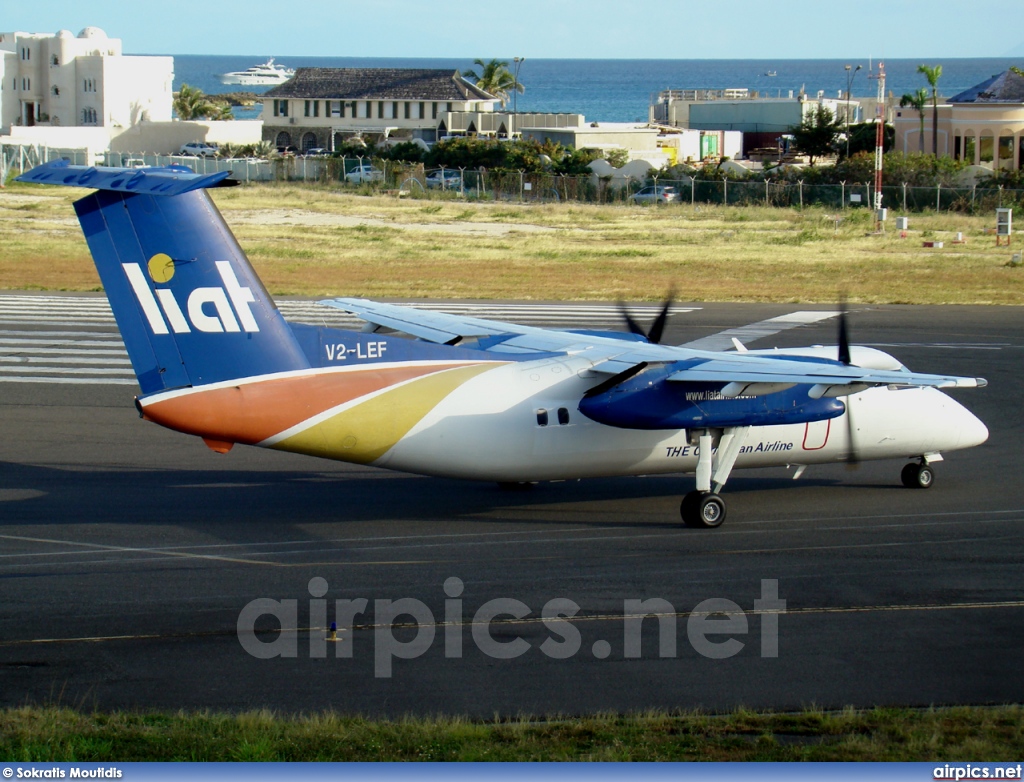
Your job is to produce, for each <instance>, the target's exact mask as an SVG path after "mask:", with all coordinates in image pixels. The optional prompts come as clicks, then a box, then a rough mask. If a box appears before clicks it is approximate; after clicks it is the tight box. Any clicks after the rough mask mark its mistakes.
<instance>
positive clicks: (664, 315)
mask: <svg viewBox="0 0 1024 782" xmlns="http://www.w3.org/2000/svg"><path fill="white" fill-rule="evenodd" d="M675 296H676V292H675V291H674V290H670V291H669V292H668V296H666V297H665V303H664V304H663V305H662V307H661V312H659V313H658V317H657V318H655V319H654V323H652V324H651V330H650V331H649V332H647V339H649V340H650V341H651V342H653V343H654V344H655V345H657V344H659V343H660V342H661V338H662V336H663V335H664V333H665V325H666V324H667V323H668V313H669V311H670V310H671V309H672V300H673V299H674V298H675Z"/></svg>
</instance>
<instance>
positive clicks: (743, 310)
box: [0, 305, 1024, 717]
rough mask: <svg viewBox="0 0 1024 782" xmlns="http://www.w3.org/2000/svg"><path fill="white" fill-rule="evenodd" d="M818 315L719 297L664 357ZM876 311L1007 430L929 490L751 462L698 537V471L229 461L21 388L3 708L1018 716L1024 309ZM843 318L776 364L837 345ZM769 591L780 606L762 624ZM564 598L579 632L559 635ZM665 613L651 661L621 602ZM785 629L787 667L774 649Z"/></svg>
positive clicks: (128, 404) (927, 365) (965, 398)
mask: <svg viewBox="0 0 1024 782" xmlns="http://www.w3.org/2000/svg"><path fill="white" fill-rule="evenodd" d="M794 309H799V308H798V307H793V306H789V307H786V306H780V305H703V309H701V310H700V311H698V312H693V313H690V314H687V315H685V316H681V317H678V318H676V319H675V321H674V323H673V325H672V327H671V328H670V330H669V333H668V335H667V339H666V341H668V342H672V343H680V342H684V341H689V340H692V339H696V338H698V337H701V336H704V335H708V334H712V333H716V332H719V331H721V330H723V329H727V328H730V327H733V326H737V325H742V324H744V323H751V322H754V321H758V320H762V319H764V318H768V317H772V316H775V315H781V314H785V313H786V312H789V311H792V310H794ZM852 320H853V338H854V341H855V342H856V343H858V344H869V345H876V346H879V347H881V348H882V349H884V350H888V351H889V352H891V353H893V354H894V355H896V356H897V357H898V358H900V359H901V360H902V361H904V363H906V364H907V365H908V366H910V367H911V368H912V369H914V370H916V371H923V372H942V373H948V374H963V375H971V376H983V377H986V378H988V380H989V383H990V385H989V387H988V388H985V389H979V390H971V391H963V392H958V393H957V394H956V396H957V398H958V399H960V400H961V401H962V402H964V403H965V404H966V405H967V406H968V407H969V408H970V409H972V410H973V411H974V412H975V413H976V414H977V415H978V416H979V417H980V418H981V419H982V420H983V421H985V422H986V424H987V425H988V426H989V429H990V432H991V437H990V440H989V442H988V443H986V444H985V445H983V446H981V447H979V448H976V449H973V450H970V451H963V452H956V453H951V454H949V455H948V457H947V459H946V460H945V461H944V462H942V463H940V464H939V465H938V466H937V481H936V484H935V486H934V487H933V488H931V489H929V490H908V489H904V488H903V487H902V486H901V485H900V482H899V470H900V468H901V467H902V462H872V463H865V464H862V465H860V467H859V468H858V469H857V470H856V471H849V470H848V469H847V468H846V467H845V466H842V465H836V466H831V467H811V468H809V469H808V470H807V472H806V473H805V474H804V476H803V477H802V478H801V479H800V480H799V481H795V482H794V481H793V480H791V474H792V472H791V471H786V470H783V469H772V470H763V471H751V472H737V473H735V474H734V475H733V477H732V478H731V480H730V482H729V484H728V486H727V487H726V495H727V498H728V503H729V518H728V520H727V522H726V523H725V525H724V526H723V527H722V528H720V529H718V530H712V531H697V530H690V529H686V528H684V527H682V526H681V524H680V523H679V517H678V502H679V498H680V497H681V496H682V495H683V494H684V493H685V492H686V491H688V490H689V489H690V488H691V487H692V481H693V479H692V477H684V476H680V477H657V478H622V479H615V480H591V481H580V482H568V483H556V484H545V485H538V486H535V487H533V488H531V489H528V490H523V491H503V490H501V489H499V488H497V487H496V486H494V485H491V484H474V483H467V482H459V481H450V480H439V479H432V478H420V477H415V476H405V475H398V474H392V473H388V472H384V471H378V470H374V469H371V468H363V467H356V466H351V465H344V464H337V463H332V462H326V461H317V460H314V459H311V458H307V457H301V456H295V455H291V454H284V453H277V452H266V451H260V450H257V449H247V448H243V447H238V448H235V449H234V450H233V451H232V452H231V453H229V454H227V455H218V454H214V453H212V452H210V451H209V450H207V449H206V448H205V447H204V446H203V445H202V443H201V442H200V441H199V440H197V439H196V438H192V437H187V436H185V435H180V434H176V433H174V432H169V431H166V430H163V429H161V428H159V427H157V426H155V425H152V424H147V423H145V422H142V421H140V420H139V419H138V417H137V414H136V413H135V410H134V408H133V405H132V396H133V393H134V392H133V389H132V388H131V387H130V386H125V385H78V384H49V385H48V384H39V383H0V433H2V436H0V704H2V705H5V706H13V705H20V704H25V703H62V704H65V705H72V706H81V707H85V708H101V709H110V708H118V707H124V708H133V709H177V708H211V709H231V710H236V709H249V708H259V707H269V708H272V709H277V710H280V711H288V712H299V711H305V712H309V711H314V710H321V709H336V710H339V711H344V712H358V713H363V714H367V715H390V716H397V715H402V714H407V713H415V714H438V713H457V714H467V715H473V716H478V717H490V716H493V715H494V714H496V713H498V714H513V715H514V714H556V713H557V714H579V713H585V712H592V711H597V710H602V711H609V710H611V711H635V710H642V709H650V708H659V709H675V708H697V707H701V708H705V709H710V710H720V709H729V708H732V707H735V706H739V705H746V706H749V707H754V708H772V709H789V708H799V707H802V706H808V705H811V704H815V705H818V706H822V707H842V706H845V705H848V704H853V705H856V706H873V705H880V704H904V705H915V706H916V705H930V704H957V703H970V704H982V703H1004V702H1022V701H1024V675H1022V674H1021V670H1020V655H1021V650H1022V649H1024V568H1022V563H1024V481H1022V480H1021V473H1020V470H1019V465H1020V464H1021V463H1022V457H1024V445H1022V436H1024V394H1022V391H1021V383H1020V377H1021V373H1020V370H1019V367H1020V363H1021V358H1022V356H1024V319H1022V318H1021V316H1020V311H1019V310H1016V309H1012V308H985V307H948V308H947V307H875V308H858V309H857V311H855V312H854V313H853V318H852ZM834 328H835V326H834V322H832V321H824V322H822V323H819V324H815V325H810V326H806V327H803V328H799V329H794V330H792V331H789V332H785V333H782V334H778V335H776V336H775V337H772V338H768V339H765V340H762V341H760V342H757V343H754V345H753V346H754V347H770V346H772V345H774V344H777V345H780V346H783V345H796V344H813V343H819V342H820V343H833V342H834V334H833V330H834ZM494 447H495V448H500V447H501V443H495V444H494ZM451 578H457V579H459V580H460V581H461V591H460V590H458V589H454V587H452V584H454V582H451V581H449V582H448V583H449V592H447V593H446V591H445V584H446V581H447V580H448V579H451ZM316 579H319V580H316ZM311 582H312V584H311ZM772 583H775V584H777V590H778V597H779V599H780V600H784V601H785V609H784V612H783V613H777V612H775V611H774V610H761V609H755V605H760V606H761V607H762V609H763V606H764V605H765V604H764V602H758V603H756V604H755V601H764V599H765V594H764V592H763V590H764V589H765V588H769V589H770V588H771V584H772ZM766 585H767V586H766ZM324 588H326V593H325V594H323V599H326V600H327V601H328V604H327V606H328V619H329V620H330V619H331V618H334V608H335V603H334V601H335V600H338V599H342V600H345V599H350V600H351V599H359V598H365V599H366V600H367V611H366V613H364V614H360V615H358V616H357V617H356V620H355V621H356V625H357V628H356V629H355V630H353V631H351V632H350V633H348V634H345V637H344V641H343V647H344V648H345V649H348V648H351V657H348V658H346V657H342V658H339V657H336V656H335V652H336V650H337V648H338V647H337V645H328V646H327V647H324V646H323V629H322V627H321V626H319V624H318V622H317V621H316V620H317V616H316V613H317V611H318V610H319V609H318V608H317V604H316V603H315V602H311V601H316V600H318V599H321V597H320V596H321V594H322V591H323V589H324ZM311 590H312V593H313V594H311ZM260 598H264V599H268V600H273V601H282V602H281V603H280V605H283V606H286V605H289V604H288V603H287V602H286V601H295V610H296V617H297V624H298V626H299V628H300V629H299V631H298V632H297V633H295V634H288V637H286V636H279V635H278V634H277V633H275V632H274V627H275V624H274V622H273V621H272V620H271V619H270V618H269V617H268V616H266V615H265V616H263V617H262V618H261V619H260V620H259V621H258V622H257V624H256V628H257V630H258V631H259V633H258V634H257V635H256V636H255V638H256V639H257V641H258V642H259V643H261V644H269V643H272V642H274V641H275V639H276V640H280V639H282V638H285V640H286V641H289V640H290V641H294V642H295V643H294V656H286V657H274V658H272V659H260V658H259V657H257V656H253V655H251V654H250V653H248V652H247V651H246V649H245V648H243V644H242V643H241V642H240V640H239V634H238V625H239V616H240V614H241V613H242V612H243V609H245V607H246V606H247V605H249V604H251V602H252V601H254V600H258V599H260ZM403 598H412V599H414V600H416V601H419V604H422V605H423V606H425V608H426V609H427V610H428V611H429V612H430V614H431V616H432V617H433V618H434V620H435V624H433V625H429V630H425V629H424V628H426V627H428V626H427V625H424V627H423V628H420V630H419V631H418V632H420V633H421V635H420V636H419V638H420V640H421V641H422V640H424V639H425V636H424V635H422V633H424V632H427V633H428V634H429V632H433V634H434V637H433V639H432V642H431V643H429V644H424V647H423V648H422V649H418V650H415V656H412V654H413V652H412V651H411V650H412V648H413V647H412V643H413V639H414V638H415V637H417V636H416V633H417V630H416V629H415V628H412V627H398V628H395V629H387V630H386V629H384V628H382V627H380V626H379V625H380V619H381V618H382V617H384V616H385V612H386V611H387V610H389V606H388V604H386V603H384V602H377V601H398V600H401V599H403ZM495 599H504V600H505V602H504V603H502V604H501V605H502V606H504V607H505V608H508V607H509V606H515V604H513V603H510V602H508V601H509V600H511V601H519V602H520V603H521V604H522V606H523V607H524V608H525V609H526V610H528V611H529V612H530V613H528V614H525V615H524V616H523V618H521V619H513V618H512V617H511V616H510V615H508V614H504V615H500V616H498V617H496V618H495V621H494V622H492V623H491V624H490V625H489V626H488V627H487V628H486V629H487V630H488V632H489V636H490V639H491V640H492V641H493V642H494V643H495V644H506V645H505V646H498V645H495V646H494V647H493V649H492V651H493V650H494V649H497V650H498V652H499V654H500V653H501V652H502V651H504V652H505V653H506V658H502V657H501V656H496V655H494V654H487V653H485V652H484V651H482V650H481V646H484V647H487V643H488V641H487V639H483V640H484V643H482V644H481V643H478V642H477V638H476V635H475V634H476V633H479V632H480V631H481V625H480V624H479V623H478V624H476V625H474V624H473V622H472V619H473V617H474V616H475V615H477V612H478V610H479V609H480V608H481V607H482V606H484V605H485V604H486V603H488V601H492V600H495ZM558 599H565V600H568V601H573V602H574V603H575V604H576V605H578V606H579V611H578V613H577V614H576V616H575V617H573V619H572V620H571V622H569V623H568V624H565V623H560V622H551V623H550V624H545V623H543V622H542V621H540V617H541V613H542V611H543V610H544V608H545V606H546V605H549V606H551V605H557V604H552V603H551V602H550V601H555V600H558ZM651 599H656V600H657V601H658V602H656V603H650V604H649V605H650V606H653V607H655V608H656V609H657V611H658V612H659V613H661V614H662V618H661V620H660V624H659V620H658V619H655V618H648V619H646V620H645V621H644V622H643V623H642V626H641V627H642V631H641V633H640V637H639V641H640V653H639V656H633V651H634V650H635V647H634V646H632V645H631V644H634V643H635V641H636V639H635V637H633V636H630V632H632V631H631V630H630V629H629V627H630V623H629V620H624V619H623V614H624V607H625V606H626V603H625V601H628V600H651ZM709 599H724V600H728V601H732V603H734V604H736V606H738V607H739V608H740V609H742V610H743V611H744V612H745V613H744V614H743V615H740V614H738V613H735V612H734V613H732V614H731V615H730V619H729V620H728V621H730V622H732V624H731V625H730V626H729V630H730V632H728V633H724V634H720V635H717V636H716V635H708V636H705V637H706V638H710V640H711V641H713V642H715V643H721V642H723V641H726V640H728V639H729V638H732V639H735V640H736V641H737V642H738V643H740V644H742V646H741V647H739V649H738V651H737V652H736V653H735V654H733V655H732V656H728V657H723V658H721V659H714V658H711V657H708V656H704V655H702V654H701V653H699V652H698V650H697V647H699V646H700V639H699V638H698V639H697V640H696V642H695V641H694V638H693V636H692V635H691V633H692V631H693V629H694V628H696V629H698V630H699V629H700V626H701V622H702V621H714V620H705V617H704V612H705V610H706V608H707V606H708V604H706V603H703V601H706V600H709ZM446 601H448V604H447V605H446ZM702 603H703V605H704V608H701V604H702ZM400 605H401V604H400ZM562 605H563V607H564V605H566V604H564V603H563V604H562ZM718 605H719V607H720V606H721V605H723V604H721V603H719V604H718ZM391 608H392V609H393V608H394V606H391ZM695 609H696V611H697V613H696V614H694V613H693V612H694V611H695ZM519 610H520V612H522V610H521V609H519ZM446 612H447V614H446ZM626 613H629V612H628V610H627V611H626ZM446 619H447V620H450V621H449V622H448V623H447V624H445V622H446ZM397 621H398V623H403V622H405V623H411V621H412V620H411V618H410V616H409V615H403V616H399V617H398V620H397ZM718 621H725V620H718ZM773 623H777V628H778V633H777V656H764V655H765V653H766V652H767V654H768V655H770V654H771V651H772V649H771V632H770V630H771V628H772V624H773ZM672 624H674V625H675V626H674V628H672V627H671V625H672ZM311 625H317V626H316V627H314V628H311ZM570 625H571V628H572V629H571V630H570V629H568V628H569V626H570ZM704 627H705V629H707V627H708V625H704ZM718 627H719V629H721V628H722V626H721V625H719V626H718ZM688 631H689V632H688ZM446 638H447V639H448V640H449V641H450V645H449V646H446ZM459 638H461V644H457V643H455V642H456V640H457V639H459ZM517 639H518V640H519V641H521V642H522V643H517ZM666 639H671V640H674V648H672V647H673V644H671V643H669V644H665V643H663V642H664V641H665V640H666ZM349 643H350V644H351V646H350V647H349V646H348V644H349ZM766 643H767V646H766ZM512 644H515V646H512ZM524 644H525V646H524ZM545 644H547V645H546V646H545ZM459 645H460V646H461V656H455V655H454V649H455V648H456V646H459ZM574 647H575V651H573V648H574ZM262 648H266V647H262ZM282 648H285V649H287V644H285V645H284V647H282ZM323 648H326V649H327V655H326V656H325V657H319V656H311V650H313V652H312V654H313V655H315V654H317V651H316V650H319V649H323ZM717 648H719V649H721V648H723V647H717ZM382 649H390V650H392V651H397V652H398V653H403V654H404V653H408V654H409V655H410V659H402V658H400V657H397V656H395V655H394V654H392V655H389V656H390V657H391V658H393V659H391V661H390V662H391V671H390V673H391V676H390V677H389V678H385V677H382V676H380V675H379V674H380V673H381V670H382V669H381V663H382V659H381V654H382ZM403 650H404V651H403ZM513 651H520V652H522V653H521V654H519V655H518V656H508V654H510V653H511V652H513ZM552 652H554V653H555V654H552ZM570 652H571V653H570ZM558 654H563V655H564V656H562V657H559V656H557V655H558Z"/></svg>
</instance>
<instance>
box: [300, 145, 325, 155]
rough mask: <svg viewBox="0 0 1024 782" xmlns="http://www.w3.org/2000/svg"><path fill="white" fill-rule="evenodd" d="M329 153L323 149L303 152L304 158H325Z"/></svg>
mask: <svg viewBox="0 0 1024 782" xmlns="http://www.w3.org/2000/svg"><path fill="white" fill-rule="evenodd" d="M327 154H328V152H327V150H326V149H324V148H323V147H310V148H309V149H304V150H302V156H303V157H323V156H324V155H327Z"/></svg>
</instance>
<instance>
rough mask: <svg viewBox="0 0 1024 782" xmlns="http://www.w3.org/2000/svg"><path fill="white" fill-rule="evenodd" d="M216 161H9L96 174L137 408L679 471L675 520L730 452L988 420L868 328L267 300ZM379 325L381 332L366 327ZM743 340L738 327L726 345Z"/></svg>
mask: <svg viewBox="0 0 1024 782" xmlns="http://www.w3.org/2000/svg"><path fill="white" fill-rule="evenodd" d="M229 174H230V172H221V173H217V174H211V175H199V174H195V173H193V172H192V171H191V170H189V169H187V168H181V167H173V166H172V167H168V168H149V169H107V168H87V167H84V166H72V165H69V164H68V163H67V162H66V161H60V162H55V163H49V164H46V165H43V166H40V167H38V168H36V169H33V170H32V171H30V172H28V173H26V174H24V175H23V176H21V177H19V180H21V181H25V182H37V183H43V184H55V185H65V186H77V187H86V188H92V189H95V191H96V192H93V193H91V194H89V195H87V196H86V197H84V198H82V199H81V200H79V201H77V202H76V203H75V210H76V212H77V214H78V218H79V221H80V223H81V225H82V230H83V231H84V232H85V236H86V239H87V241H88V244H89V249H90V251H91V252H92V256H93V259H94V260H95V262H96V266H97V269H98V270H99V274H100V277H101V279H102V281H103V285H104V288H105V289H106V292H107V296H108V297H109V299H110V304H111V307H112V309H113V312H114V316H115V318H116V320H117V324H118V327H119V328H120V330H121V334H122V336H123V338H124V341H125V344H126V346H127V349H128V353H129V356H130V358H131V361H132V365H133V367H134V369H135V372H136V375H137V376H138V380H139V385H140V388H141V394H140V395H139V396H138V397H137V399H136V406H137V407H138V409H139V412H140V413H141V415H142V417H143V418H145V419H147V420H150V421H155V422H156V423H159V424H161V425H163V426H166V427H169V428H171V429H175V430H177V431H180V432H185V433H187V434H193V435H197V436H199V437H201V438H202V439H203V440H204V441H205V442H206V444H207V445H208V446H209V447H210V448H212V449H214V450H215V451H218V452H226V451H228V450H230V449H231V447H232V446H233V445H234V444H235V443H244V444H247V445H258V446H263V447H267V448H276V449H279V450H284V451H294V452H299V453H305V454H310V455H313V456H321V457H326V458H330V459H339V460H343V461H348V462H356V463H360V464H370V465H375V466H378V467H386V468H388V469H392V470H401V471H405V472H411V473H419V474H424V475H436V476H447V477H454V478H469V479H476V480H487V481H497V482H499V483H520V482H522V483H526V482H535V481H547V480H562V479H568V478H586V477H598V476H619V475H643V474H656V473H693V474H695V475H696V488H695V490H694V491H691V492H690V493H688V494H687V495H686V496H685V497H684V498H683V500H682V504H681V515H682V518H683V521H684V522H685V523H686V524H687V525H689V526H693V527H717V526H719V525H720V524H721V523H722V522H723V521H724V520H725V515H726V506H725V501H724V499H723V498H722V496H721V494H720V492H721V489H722V487H723V486H724V485H725V483H726V481H727V480H728V478H729V475H730V473H731V472H732V470H733V469H734V468H737V467H740V468H745V467H769V466H779V465H790V466H795V467H796V468H797V470H798V474H799V472H802V471H803V469H804V468H805V467H806V466H808V465H811V464H825V463H835V462H842V461H848V460H851V459H857V460H867V459H891V458H909V459H911V460H912V461H911V462H910V463H909V464H907V465H906V466H905V467H904V468H903V471H902V475H901V477H902V481H903V483H904V484H905V485H906V486H908V487H920V488H927V487H928V486H930V485H931V484H932V481H933V471H932V467H931V465H932V463H933V462H936V461H938V460H940V459H941V458H942V457H941V455H940V454H941V453H942V452H943V451H952V450H956V449H959V448H969V447H971V446H975V445H978V444H980V443H983V442H984V441H985V440H986V439H987V437H988V430H987V429H986V428H985V425H984V424H982V422H981V421H979V420H978V419H977V418H976V417H975V416H974V415H973V414H971V413H970V412H969V411H968V410H967V409H966V408H964V407H963V406H962V405H960V404H959V403H958V402H956V401H954V400H953V399H952V398H950V397H949V396H947V395H946V394H944V393H943V392H942V391H940V390H939V389H942V388H977V387H982V386H984V385H986V382H985V380H983V379H981V378H968V377H949V376H942V375H927V374H918V373H913V372H910V371H909V370H908V369H907V368H906V367H904V366H903V365H902V364H901V363H900V362H899V361H897V360H896V359H895V358H893V357H892V356H890V355H888V354H886V353H883V352H881V351H878V350H873V349H869V348H863V347H854V348H851V347H850V346H849V343H848V340H847V337H846V328H845V319H844V317H843V316H842V315H841V316H840V330H839V345H838V347H837V348H822V347H811V348H795V349H786V350H750V351H747V350H738V351H737V352H728V353H722V352H710V351H701V350H694V349H691V348H686V347H673V346H668V345H661V344H658V342H659V340H660V337H661V333H662V331H663V329H664V325H665V319H666V317H667V314H668V309H669V308H668V305H666V307H665V309H664V310H663V311H662V313H661V315H660V316H659V318H658V320H657V321H656V322H655V324H654V326H653V327H652V329H651V330H650V332H649V333H648V334H644V333H643V330H642V329H640V328H639V327H638V326H637V325H636V324H635V323H634V322H633V321H632V320H631V319H630V318H629V317H628V316H626V321H627V324H628V325H629V328H630V332H631V333H615V332H592V331H573V330H566V331H551V330H547V329H540V328H530V327H526V326H517V325H513V324H509V323H501V322H495V321H489V320H481V319H477V318H469V317H460V316H455V315H447V314H442V313H437V312H423V311H420V310H416V309H412V308H409V307H401V306H396V305H391V304H381V303H376V302H372V301H365V300H362V299H333V300H330V301H325V302H323V303H324V304H326V305H328V306H331V307H337V308H339V309H342V310H345V311H347V312H351V313H354V314H356V315H358V316H359V317H360V318H362V319H363V320H365V321H366V323H367V326H366V327H365V328H364V329H363V331H361V332H353V331H345V330H340V329H332V328H326V327H315V326H307V325H301V324H292V323H288V322H286V321H285V320H284V318H283V317H282V316H281V314H280V313H279V312H278V310H277V308H276V306H275V304H274V302H273V300H272V299H271V297H270V295H269V294H268V293H267V291H266V290H265V289H264V288H263V285H262V284H261V282H260V280H259V278H258V277H257V276H256V273H255V272H254V271H253V269H252V267H251V266H250V265H249V262H248V260H247V259H246V257H245V254H244V253H243V251H242V249H241V248H240V247H239V246H238V244H237V242H236V241H235V238H234V236H233V235H232V234H231V231H230V229H229V228H228V227H227V225H226V223H225V222H224V220H223V218H222V217H221V215H220V213H219V212H218V211H217V209H216V207H215V206H214V205H213V202H212V201H211V200H210V198H209V196H208V195H207V193H206V192H205V189H206V188H210V187H217V186H225V185H228V184H233V183H232V182H230V181H226V180H227V177H228V176H229ZM381 329H387V330H388V333H380V330H381ZM739 347H740V348H742V346H739Z"/></svg>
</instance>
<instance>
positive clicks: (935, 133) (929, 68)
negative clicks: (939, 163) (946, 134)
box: [917, 65, 942, 157]
mask: <svg viewBox="0 0 1024 782" xmlns="http://www.w3.org/2000/svg"><path fill="white" fill-rule="evenodd" d="M917 72H918V73H923V74H924V77H925V78H926V79H927V80H928V86H929V87H931V88H932V154H933V155H935V156H936V157H938V156H939V79H940V78H941V77H942V66H941V65H918V66H917Z"/></svg>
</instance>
